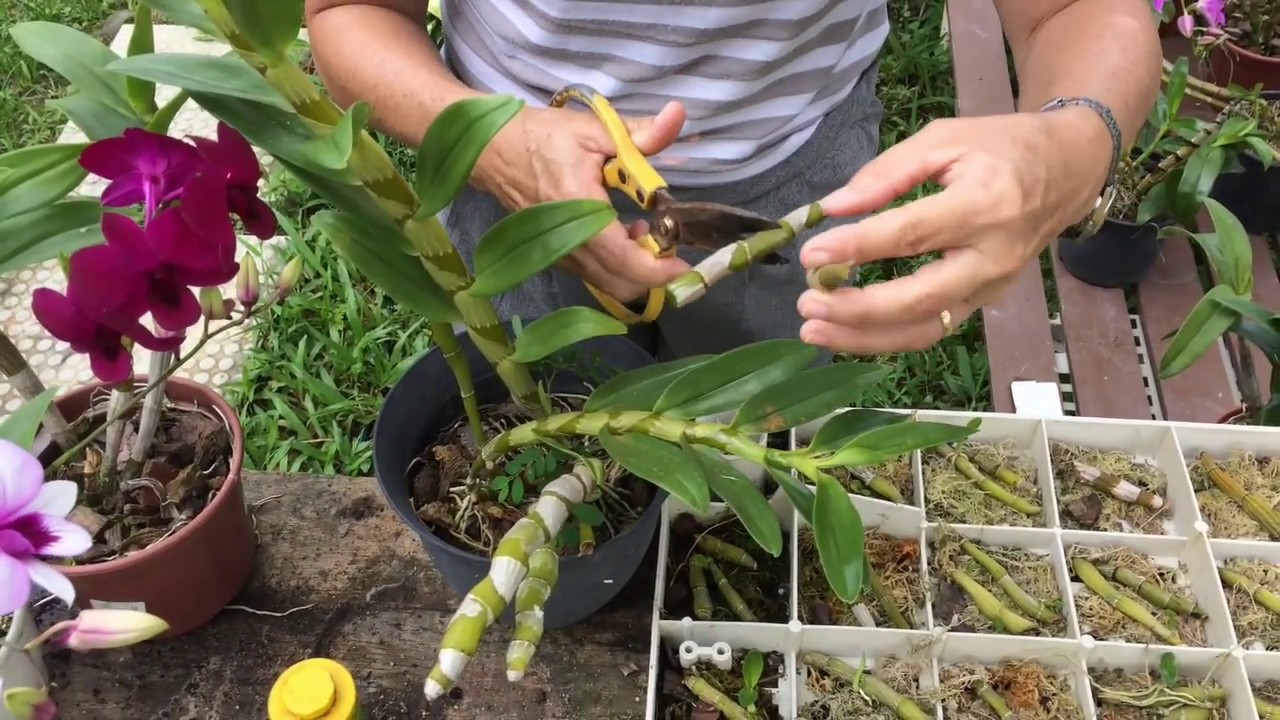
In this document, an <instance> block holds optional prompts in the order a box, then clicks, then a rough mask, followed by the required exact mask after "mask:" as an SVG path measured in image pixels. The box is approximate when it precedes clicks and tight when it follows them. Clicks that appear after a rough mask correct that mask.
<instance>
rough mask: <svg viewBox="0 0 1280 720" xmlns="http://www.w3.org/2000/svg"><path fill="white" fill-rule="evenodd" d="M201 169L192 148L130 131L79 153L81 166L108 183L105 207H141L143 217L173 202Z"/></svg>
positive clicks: (167, 139)
mask: <svg viewBox="0 0 1280 720" xmlns="http://www.w3.org/2000/svg"><path fill="white" fill-rule="evenodd" d="M199 165H200V153H199V152H198V151H197V150H196V148H195V147H194V146H192V145H188V144H187V143H185V142H182V141H181V140H178V139H175V138H171V137H169V136H167V135H161V134H159V133H153V132H150V131H147V130H141V129H139V128H129V129H127V130H125V131H124V134H122V135H119V136H117V137H112V138H106V139H104V140H99V141H97V142H95V143H93V144H92V145H90V146H89V147H87V148H85V149H84V151H83V152H81V153H80V166H81V167H83V168H84V169H85V170H88V171H89V172H91V173H93V174H94V175H97V176H99V177H102V178H106V179H107V180H110V181H111V184H110V185H108V186H107V189H106V190H104V191H103V192H102V204H103V205H105V206H107V207H129V206H131V205H138V204H142V206H143V208H144V209H145V212H146V217H148V218H150V217H151V216H152V215H154V214H155V211H156V209H157V208H159V207H160V206H161V205H163V204H164V203H166V202H169V201H170V200H173V199H174V198H176V197H177V196H178V194H179V193H180V192H181V191H182V187H183V185H184V184H186V181H187V178H188V177H190V176H191V173H193V172H195V170H196V168H197V167H199Z"/></svg>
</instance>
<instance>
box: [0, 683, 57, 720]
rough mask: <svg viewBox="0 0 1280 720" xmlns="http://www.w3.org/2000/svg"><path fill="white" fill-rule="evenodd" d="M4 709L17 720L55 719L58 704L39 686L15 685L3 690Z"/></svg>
mask: <svg viewBox="0 0 1280 720" xmlns="http://www.w3.org/2000/svg"><path fill="white" fill-rule="evenodd" d="M4 709H5V710H8V711H9V714H10V715H12V716H14V717H15V718H17V719H18V720H55V718H57V717H58V706H57V705H55V704H54V703H53V698H51V697H49V692H48V691H47V690H44V689H41V688H33V687H17V688H10V689H8V690H5V691H4Z"/></svg>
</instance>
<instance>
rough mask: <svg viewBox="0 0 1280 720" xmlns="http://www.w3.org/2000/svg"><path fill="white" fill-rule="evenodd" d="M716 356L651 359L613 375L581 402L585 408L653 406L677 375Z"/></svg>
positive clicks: (630, 408) (592, 409)
mask: <svg viewBox="0 0 1280 720" xmlns="http://www.w3.org/2000/svg"><path fill="white" fill-rule="evenodd" d="M713 357H715V356H714V355H691V356H689V357H686V358H680V359H679V360H670V361H667V362H661V363H654V364H653V365H646V366H644V367H642V368H636V369H635V370H628V371H627V372H624V373H621V374H619V375H615V376H613V377H611V378H609V379H608V380H606V381H604V382H603V383H601V385H600V387H598V388H596V391H595V392H593V393H591V397H590V398H588V399H587V403H586V405H585V406H583V410H585V411H586V412H599V411H601V410H609V411H613V412H621V411H624V410H652V409H653V406H654V405H656V404H657V402H658V398H660V397H662V393H663V392H664V391H665V390H666V389H667V387H668V386H669V385H671V383H672V382H674V381H675V379H676V378H678V377H680V376H681V375H683V374H685V373H687V372H689V371H690V370H692V369H693V368H694V367H697V366H698V365H701V364H702V363H704V362H706V361H708V360H710V359H711V358H713Z"/></svg>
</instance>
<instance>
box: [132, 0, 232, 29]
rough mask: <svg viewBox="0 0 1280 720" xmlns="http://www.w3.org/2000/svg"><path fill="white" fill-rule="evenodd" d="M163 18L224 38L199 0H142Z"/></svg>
mask: <svg viewBox="0 0 1280 720" xmlns="http://www.w3.org/2000/svg"><path fill="white" fill-rule="evenodd" d="M142 2H143V3H144V4H146V5H147V6H149V7H150V8H151V9H152V10H155V11H156V12H157V13H159V14H160V15H161V16H162V17H163V18H165V19H167V20H169V21H171V22H172V24H176V25H185V26H187V27H189V28H195V29H196V30H199V31H200V32H202V33H204V34H205V35H209V36H211V37H215V38H222V33H221V32H219V31H218V27H217V26H216V25H214V24H213V21H212V20H210V19H209V17H208V16H207V15H205V13H204V9H203V8H201V7H200V2H199V0H142Z"/></svg>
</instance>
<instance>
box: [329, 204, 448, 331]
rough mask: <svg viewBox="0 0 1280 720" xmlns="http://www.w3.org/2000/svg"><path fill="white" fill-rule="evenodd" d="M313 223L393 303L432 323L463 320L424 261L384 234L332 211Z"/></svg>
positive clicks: (348, 216) (349, 216) (343, 214)
mask: <svg viewBox="0 0 1280 720" xmlns="http://www.w3.org/2000/svg"><path fill="white" fill-rule="evenodd" d="M311 222H312V224H313V225H314V226H315V227H316V228H318V229H319V230H320V232H321V233H322V234H323V235H324V236H325V237H326V238H327V239H328V240H329V242H331V243H333V246H334V247H335V248H336V249H337V250H338V253H339V254H341V255H342V257H344V258H346V260H347V261H348V262H350V263H351V264H352V265H353V266H354V267H355V268H356V270H358V271H359V272H360V274H362V275H364V276H365V277H366V278H368V279H369V281H370V282H372V283H373V284H374V285H376V286H378V288H379V289H381V290H382V291H383V292H385V293H386V294H387V295H389V296H390V297H391V299H393V300H395V301H396V302H398V303H400V304H401V305H403V306H405V307H407V308H409V309H410V310H412V311H414V312H416V313H418V314H419V315H421V316H422V317H424V318H426V319H427V320H430V321H431V322H456V321H459V320H461V316H460V315H459V314H458V310H457V308H456V307H455V306H454V304H453V302H452V301H451V300H450V298H449V295H448V294H447V293H445V291H444V290H443V289H442V288H441V287H440V286H439V285H438V284H437V283H436V281H435V280H433V279H432V277H431V275H430V274H429V273H428V272H427V269H426V267H425V266H424V265H423V264H422V261H421V260H420V259H419V258H417V257H414V256H412V255H406V254H405V253H403V252H402V251H401V250H400V249H399V248H398V247H396V245H395V244H394V243H393V242H390V241H388V239H387V235H386V234H385V231H379V230H378V229H377V228H373V227H370V226H369V225H367V224H365V223H363V222H361V221H360V220H357V219H356V218H355V217H353V216H351V215H347V214H345V213H341V212H337V211H333V210H322V211H320V212H318V213H316V215H315V217H313V218H312V220H311Z"/></svg>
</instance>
